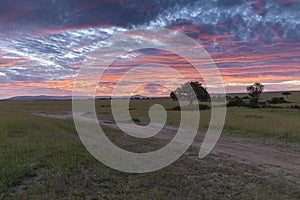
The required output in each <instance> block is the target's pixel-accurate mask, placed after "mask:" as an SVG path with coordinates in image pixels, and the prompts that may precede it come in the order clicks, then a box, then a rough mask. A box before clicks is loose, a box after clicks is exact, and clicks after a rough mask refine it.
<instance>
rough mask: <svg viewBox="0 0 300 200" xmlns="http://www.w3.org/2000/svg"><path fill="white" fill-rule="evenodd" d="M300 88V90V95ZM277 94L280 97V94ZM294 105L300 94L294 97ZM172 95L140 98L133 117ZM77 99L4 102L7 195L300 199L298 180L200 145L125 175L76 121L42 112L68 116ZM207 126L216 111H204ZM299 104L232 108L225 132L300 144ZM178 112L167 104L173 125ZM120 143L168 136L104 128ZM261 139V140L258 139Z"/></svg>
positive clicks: (0, 164)
mask: <svg viewBox="0 0 300 200" xmlns="http://www.w3.org/2000/svg"><path fill="white" fill-rule="evenodd" d="M297 94H298V93H297ZM275 96H278V95H275ZM289 101H292V104H293V105H300V98H299V99H298V98H296V95H295V94H293V95H292V96H290V97H289ZM157 103H160V104H162V105H164V106H165V107H166V108H167V109H171V108H172V107H174V106H176V102H173V101H171V100H167V99H164V100H162V99H159V100H157V99H151V100H134V101H132V102H131V108H130V112H131V115H132V117H134V118H137V119H139V120H140V122H141V123H147V122H148V121H149V118H148V108H149V107H150V106H151V105H153V104H157ZM96 109H97V112H98V113H99V118H103V119H112V116H111V111H110V103H109V101H107V100H101V101H97V102H96ZM70 111H71V102H70V101H2V102H0V138H1V141H0V199H299V198H300V187H299V180H298V181H297V180H295V179H292V180H291V179H289V178H288V176H285V175H284V173H279V172H278V171H275V172H273V171H270V170H264V169H263V168H262V167H260V166H258V165H253V164H248V163H240V162H236V161H234V160H228V159H227V158H225V157H221V156H212V155H210V156H208V157H206V158H205V159H202V160H198V159H196V155H197V153H198V152H197V150H198V149H196V148H190V149H189V151H188V152H187V153H186V154H185V155H184V156H183V157H182V158H180V160H178V161H176V162H175V163H174V164H172V165H171V166H169V167H167V168H164V169H162V170H160V171H157V172H152V173H148V174H139V175H138V174H125V173H121V172H118V171H115V170H113V169H110V168H108V167H106V166H104V165H103V164H101V163H99V162H98V161H97V160H95V159H94V158H93V157H92V156H91V155H90V154H89V153H88V152H87V150H86V149H85V148H84V146H83V145H82V143H81V142H80V140H79V137H78V135H77V133H76V129H75V127H74V124H73V121H72V120H71V119H69V120H59V119H51V118H43V117H39V116H36V115H34V113H36V112H43V113H50V114H65V113H68V112H70ZM201 112H202V114H201V123H200V128H201V130H205V129H206V128H207V125H208V121H209V118H210V111H209V110H205V111H201ZM299 112H300V111H299V110H297V109H291V108H288V107H284V108H267V109H249V108H228V112H227V119H226V123H225V129H224V133H225V134H227V135H234V136H238V137H247V138H255V139H256V140H262V139H263V140H272V141H275V142H277V141H278V142H284V143H287V144H290V143H294V144H296V145H298V144H299V142H300V127H299V125H298V124H299V116H300V115H299ZM179 114H180V112H178V111H172V110H168V124H170V125H174V126H177V125H178V123H179ZM105 131H106V133H107V134H108V135H109V137H110V138H111V139H112V140H113V141H114V142H115V143H117V144H118V145H120V146H124V147H128V148H129V149H130V150H136V149H138V148H139V149H141V148H142V149H143V148H144V149H149V148H155V147H159V146H161V145H163V144H164V143H165V141H163V140H158V139H153V140H150V141H149V142H147V143H141V145H142V146H139V147H137V145H136V143H135V141H134V140H131V139H130V138H128V137H126V135H124V134H120V133H119V132H118V131H116V130H113V129H109V128H105ZM257 138H258V139H257Z"/></svg>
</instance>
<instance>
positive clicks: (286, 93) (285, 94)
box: [282, 92, 292, 99]
mask: <svg viewBox="0 0 300 200" xmlns="http://www.w3.org/2000/svg"><path fill="white" fill-rule="evenodd" d="M282 95H284V96H285V97H286V99H288V97H289V95H292V93H291V92H283V93H282Z"/></svg>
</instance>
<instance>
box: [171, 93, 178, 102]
mask: <svg viewBox="0 0 300 200" xmlns="http://www.w3.org/2000/svg"><path fill="white" fill-rule="evenodd" d="M170 98H171V99H172V100H173V101H177V100H178V99H177V96H176V94H175V93H174V92H173V91H172V92H171V93H170Z"/></svg>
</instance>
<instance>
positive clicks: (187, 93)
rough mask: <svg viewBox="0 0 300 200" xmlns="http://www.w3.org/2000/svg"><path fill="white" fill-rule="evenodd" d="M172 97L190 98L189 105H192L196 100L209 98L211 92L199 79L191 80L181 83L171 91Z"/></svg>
mask: <svg viewBox="0 0 300 200" xmlns="http://www.w3.org/2000/svg"><path fill="white" fill-rule="evenodd" d="M170 97H171V98H172V99H173V100H177V98H178V99H180V100H188V101H189V105H192V104H193V102H194V101H195V100H199V101H208V100H209V94H208V92H207V90H206V88H204V87H203V86H202V84H201V83H199V82H198V81H194V82H193V81H191V82H187V83H185V84H183V85H181V87H179V88H177V89H176V90H175V91H172V92H171V93H170Z"/></svg>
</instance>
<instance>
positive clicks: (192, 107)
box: [170, 104, 210, 111]
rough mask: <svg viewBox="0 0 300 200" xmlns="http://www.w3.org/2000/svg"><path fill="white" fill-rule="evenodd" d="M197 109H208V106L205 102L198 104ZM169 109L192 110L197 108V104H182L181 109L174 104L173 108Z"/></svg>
mask: <svg viewBox="0 0 300 200" xmlns="http://www.w3.org/2000/svg"><path fill="white" fill-rule="evenodd" d="M198 106H199V110H208V109H210V107H209V106H208V105H205V104H199V105H198ZM170 110H177V111H179V110H185V111H189V110H190V111H192V110H197V105H191V106H184V107H182V109H181V108H180V106H175V107H173V108H171V109H170Z"/></svg>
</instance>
